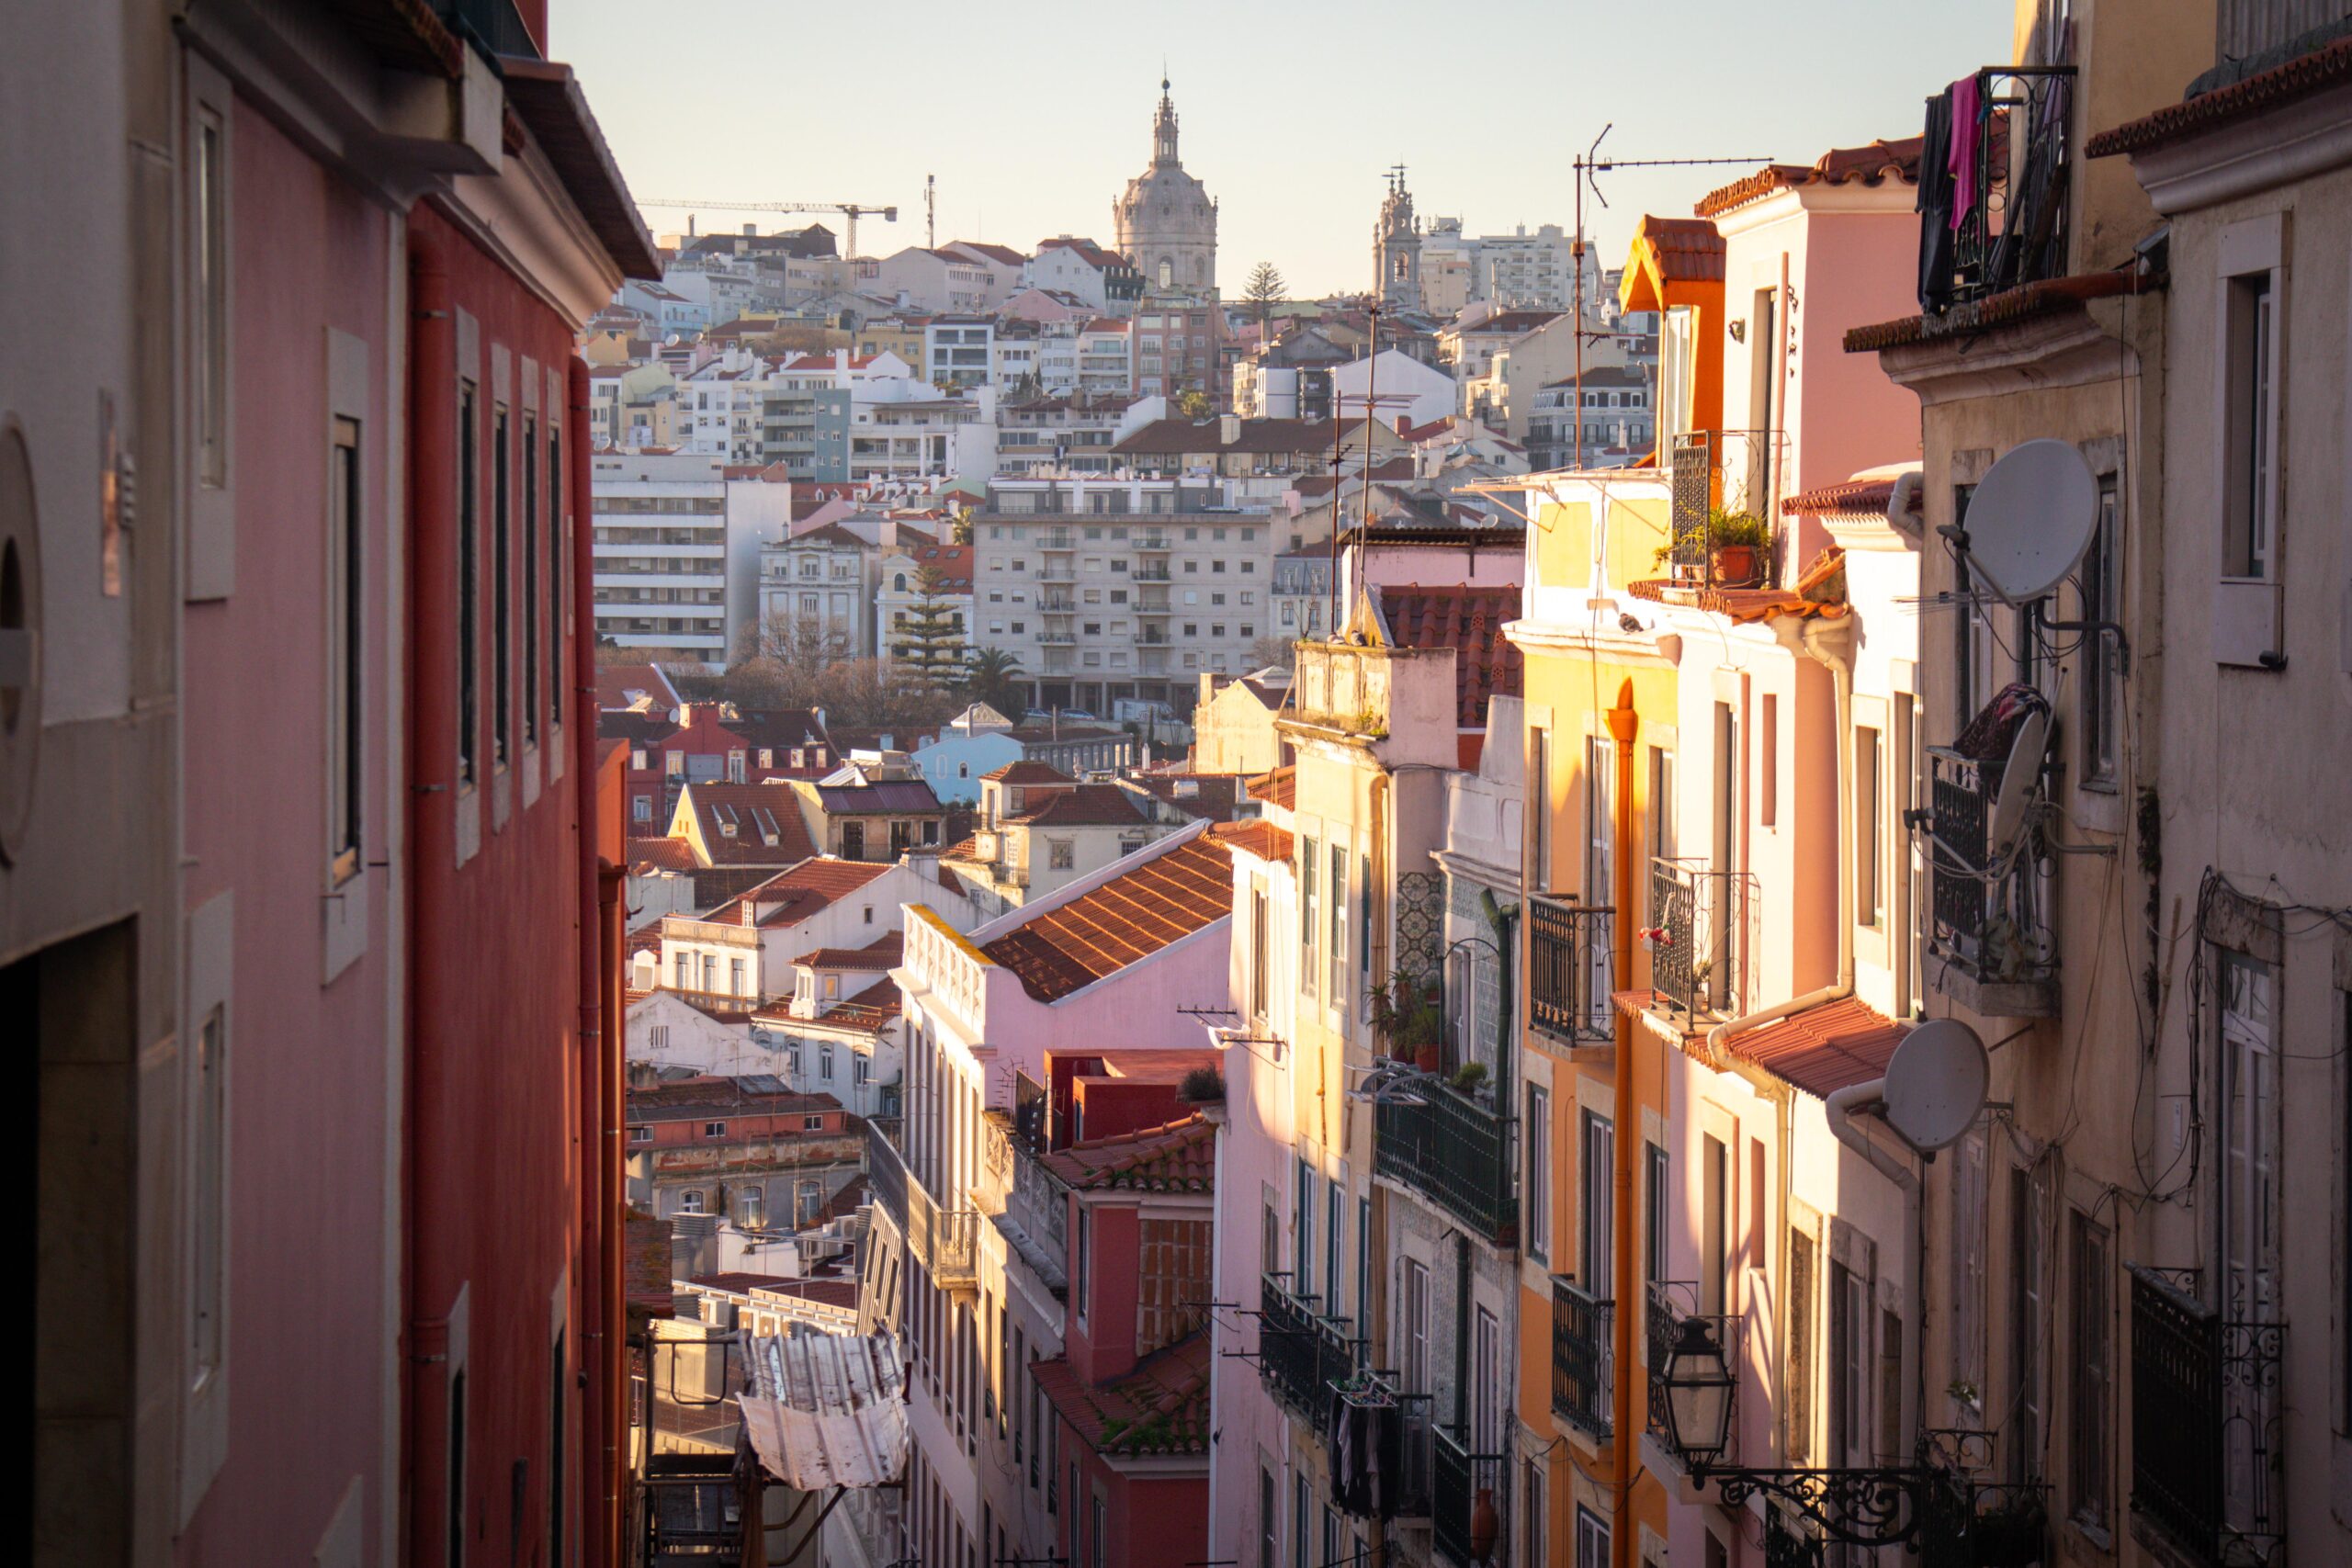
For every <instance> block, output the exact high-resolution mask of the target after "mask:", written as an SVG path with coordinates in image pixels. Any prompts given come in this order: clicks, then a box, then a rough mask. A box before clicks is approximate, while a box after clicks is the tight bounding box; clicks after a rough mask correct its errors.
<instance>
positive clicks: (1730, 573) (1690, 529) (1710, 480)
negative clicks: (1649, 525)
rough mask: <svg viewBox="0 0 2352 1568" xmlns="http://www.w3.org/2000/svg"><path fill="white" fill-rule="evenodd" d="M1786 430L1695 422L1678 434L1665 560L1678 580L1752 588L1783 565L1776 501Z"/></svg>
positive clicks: (1689, 586)
mask: <svg viewBox="0 0 2352 1568" xmlns="http://www.w3.org/2000/svg"><path fill="white" fill-rule="evenodd" d="M1786 440H1787V437H1786V433H1785V432H1781V431H1775V430H1692V431H1686V432H1684V433H1683V434H1679V435H1677V436H1676V437H1675V438H1674V447H1673V452H1672V457H1671V461H1670V463H1669V465H1668V492H1667V493H1668V504H1667V517H1668V530H1669V532H1668V543H1667V550H1666V556H1665V558H1664V559H1663V560H1662V561H1660V563H1659V564H1660V565H1661V566H1665V567H1669V568H1670V569H1671V571H1670V577H1671V580H1672V582H1673V585H1674V586H1675V587H1677V588H1680V589H1686V590H1691V591H1694V592H1695V591H1703V590H1707V589H1715V588H1753V587H1757V586H1758V585H1759V584H1763V583H1767V582H1770V581H1773V580H1774V578H1775V576H1776V568H1777V567H1778V565H1779V562H1778V556H1779V553H1780V536H1779V533H1778V531H1777V530H1776V529H1775V528H1774V526H1773V525H1772V522H1771V519H1772V516H1773V513H1774V512H1775V511H1776V510H1777V508H1776V507H1775V505H1774V499H1775V497H1777V495H1778V494H1779V488H1780V487H1779V478H1780V476H1779V473H1778V470H1779V468H1780V467H1781V456H1782V453H1783V449H1784V447H1785V446H1786Z"/></svg>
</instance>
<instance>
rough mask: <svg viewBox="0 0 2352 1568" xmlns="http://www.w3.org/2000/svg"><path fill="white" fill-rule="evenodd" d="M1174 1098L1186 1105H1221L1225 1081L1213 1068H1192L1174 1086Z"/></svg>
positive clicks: (1223, 1098) (1223, 1097)
mask: <svg viewBox="0 0 2352 1568" xmlns="http://www.w3.org/2000/svg"><path fill="white" fill-rule="evenodd" d="M1176 1098H1177V1099H1179V1100H1182V1101H1184V1103H1186V1104H1187V1105H1220V1104H1223V1103H1224V1101H1225V1079H1224V1078H1223V1077H1221V1076H1219V1074H1218V1073H1217V1070H1216V1068H1215V1067H1194V1068H1193V1070H1192V1071H1191V1072H1188V1073H1186V1074H1185V1075H1184V1077H1183V1080H1182V1082H1180V1083H1179V1084H1178V1085H1177V1086H1176Z"/></svg>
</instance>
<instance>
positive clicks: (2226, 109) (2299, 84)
mask: <svg viewBox="0 0 2352 1568" xmlns="http://www.w3.org/2000/svg"><path fill="white" fill-rule="evenodd" d="M2347 82H2352V38H2339V39H2335V40H2333V41H2332V42H2329V43H2326V44H2324V45H2322V46H2321V47H2319V48H2317V49H2314V50H2312V51H2310V52H2309V53H2306V54H2300V55H2297V56H2296V57H2295V58H2294V59H2292V60H2290V61H2287V62H2284V63H2283V64H2279V65H2274V66H2272V67H2271V68H2270V69H2269V70H2267V71H2259V72H2256V73H2255V74H2253V75H2251V76H2248V77H2245V79H2244V80H2242V81H2237V82H2232V83H2229V84H2227V85H2222V86H2218V87H2215V88H2213V89H2212V90H2211V91H2210V92H2204V93H2199V94H2197V95H2196V96H2193V97H2189V98H2186V99H2183V100H2182V101H2181V102H2179V103H2177V104H2167V105H2166V106H2165V107H2163V108H2160V109H2158V110H2157V111H2156V112H2155V113H2154V114H2152V115H2147V116H2145V117H2143V118H2139V119H2135V120H2129V121H2126V122H2125V123H2124V124H2122V125H2119V126H2117V127H2115V128H2114V129H2113V130H2102V131H2100V132H2099V133H2098V135H2096V136H2094V137H2092V138H2091V139H2090V141H2087V142H2086V143H2085V144H2084V147H2083V151H2084V153H2085V154H2086V156H2089V157H2093V158H2106V157H2111V156H2113V155H2114V154H2116V153H2119V152H2146V151H2147V150H2148V149H2149V148H2151V147H2161V146H2163V145H2164V144H2165V143H2166V142H2168V141H2180V140H2182V139H2184V138H2186V137H2190V136H2195V135H2197V134H2198V133H2199V132H2200V131H2206V130H2213V129H2215V128H2216V127H2219V126H2223V125H2227V124H2229V123H2230V122H2231V121H2233V120H2239V119H2247V118H2252V117H2254V116H2256V115H2258V114H2262V113H2265V112H2267V111H2268V110H2270V109H2274V108H2280V107H2285V106H2286V105H2288V104H2291V103H2293V102H2295V101H2296V100H2297V99H2300V98H2307V97H2310V96H2312V95H2313V94H2315V93H2323V92H2325V91H2326V90H2327V89H2329V88H2330V87H2338V86H2342V85H2344V84H2346V83H2347ZM2191 85H2195V84H2191Z"/></svg>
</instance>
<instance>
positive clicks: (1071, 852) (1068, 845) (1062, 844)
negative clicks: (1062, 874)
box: [1046, 839, 1078, 871]
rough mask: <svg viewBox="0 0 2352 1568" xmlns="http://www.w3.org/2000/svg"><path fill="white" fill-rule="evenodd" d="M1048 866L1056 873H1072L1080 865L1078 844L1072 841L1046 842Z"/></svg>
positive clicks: (1052, 840) (1054, 840) (1053, 840)
mask: <svg viewBox="0 0 2352 1568" xmlns="http://www.w3.org/2000/svg"><path fill="white" fill-rule="evenodd" d="M1046 855H1047V857H1048V858H1047V864H1048V866H1049V868H1050V869H1052V870H1054V871H1071V870H1074V869H1076V868H1077V865H1078V844H1077V841H1076V840H1071V839H1047V840H1046Z"/></svg>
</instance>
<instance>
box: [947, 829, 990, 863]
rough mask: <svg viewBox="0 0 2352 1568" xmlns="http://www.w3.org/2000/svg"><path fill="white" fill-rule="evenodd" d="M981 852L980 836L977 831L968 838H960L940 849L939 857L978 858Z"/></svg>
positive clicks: (956, 858) (948, 858) (949, 858)
mask: <svg viewBox="0 0 2352 1568" xmlns="http://www.w3.org/2000/svg"><path fill="white" fill-rule="evenodd" d="M979 854H980V838H979V835H978V834H977V833H975V834H973V835H972V836H971V837H970V838H968V839H958V840H956V841H955V842H954V843H952V844H950V845H948V846H947V847H946V848H945V849H944V850H942V851H940V852H939V858H940V859H941V860H978V858H979Z"/></svg>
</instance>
